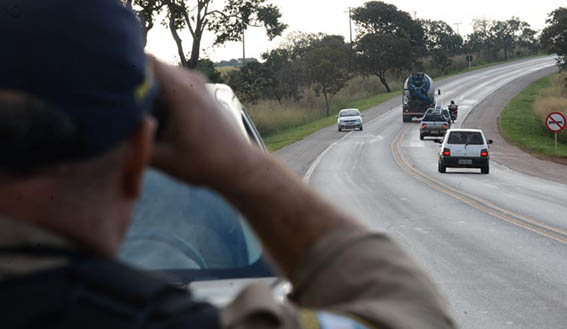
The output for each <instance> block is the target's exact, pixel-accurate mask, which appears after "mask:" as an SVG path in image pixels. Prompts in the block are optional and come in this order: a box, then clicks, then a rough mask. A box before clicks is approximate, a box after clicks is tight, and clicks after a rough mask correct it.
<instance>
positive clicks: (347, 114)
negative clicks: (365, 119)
mask: <svg viewBox="0 0 567 329" xmlns="http://www.w3.org/2000/svg"><path fill="white" fill-rule="evenodd" d="M359 115H360V112H358V111H357V110H349V111H342V112H341V114H340V116H341V117H356V116H359Z"/></svg>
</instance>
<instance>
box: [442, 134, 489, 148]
mask: <svg viewBox="0 0 567 329" xmlns="http://www.w3.org/2000/svg"><path fill="white" fill-rule="evenodd" d="M447 144H466V145H482V144H484V139H483V138H482V134H481V133H479V132H476V131H452V132H451V133H450V134H449V139H448V140H447Z"/></svg>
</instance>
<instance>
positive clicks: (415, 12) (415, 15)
mask: <svg viewBox="0 0 567 329" xmlns="http://www.w3.org/2000/svg"><path fill="white" fill-rule="evenodd" d="M413 20H414V21H415V20H417V11H414V12H413Z"/></svg>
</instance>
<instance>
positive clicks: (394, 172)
mask: <svg viewBox="0 0 567 329" xmlns="http://www.w3.org/2000/svg"><path fill="white" fill-rule="evenodd" d="M554 63H555V62H554V59H553V58H552V57H546V58H536V59H529V60H522V61H518V62H512V63H509V64H504V65H498V66H494V67H490V68H487V69H483V70H479V71H473V72H469V73H466V74H462V75H458V76H454V77H452V78H449V79H445V80H443V81H441V82H439V83H438V85H437V87H438V88H439V89H441V90H442V95H441V96H438V98H437V99H438V102H439V103H442V104H448V103H449V101H450V100H455V102H456V103H457V104H459V119H458V121H457V122H456V123H455V126H454V127H458V126H460V125H461V124H462V123H463V122H464V121H465V120H466V118H467V117H468V116H469V115H471V114H478V113H480V112H482V111H484V110H488V109H489V110H491V111H493V110H494V109H492V108H489V107H487V108H485V107H483V106H479V105H480V104H483V102H484V101H486V100H487V99H488V98H498V97H499V92H501V91H502V90H504V89H505V88H507V89H506V90H508V93H509V92H510V90H513V89H514V88H513V87H514V86H517V88H516V89H518V91H519V90H521V88H523V86H525V85H526V84H527V83H526V81H528V82H529V81H531V80H535V79H536V78H538V77H539V76H541V75H545V74H549V73H551V72H553V65H554ZM516 92H517V91H516ZM502 97H504V94H503V95H502ZM400 103H401V99H398V98H396V99H393V100H391V101H389V102H386V103H384V104H382V105H380V106H377V107H375V108H373V109H370V110H368V111H366V112H364V113H365V125H364V131H353V132H346V133H345V132H342V133H341V132H338V131H337V129H336V127H329V128H326V129H323V130H321V131H320V132H318V133H316V134H314V135H313V136H310V137H309V138H306V139H305V140H304V141H301V142H298V143H295V144H293V145H290V146H288V147H286V148H284V149H283V150H281V151H278V152H277V153H276V155H277V156H278V157H279V158H281V159H282V160H283V161H284V162H286V163H287V164H288V165H290V166H291V167H292V168H293V169H294V170H295V171H296V172H297V173H298V174H299V175H301V176H303V178H304V180H305V181H306V182H308V183H309V184H310V185H312V186H313V187H314V188H315V189H316V190H318V191H320V192H321V193H322V194H323V195H324V196H325V197H326V198H328V199H329V200H330V201H331V202H332V203H334V204H336V205H337V206H339V207H342V208H343V209H345V210H346V211H348V212H351V213H353V214H354V215H356V216H357V217H358V218H360V219H361V220H363V221H364V222H366V223H367V224H368V225H370V226H371V227H373V228H375V229H376V230H381V231H386V232H387V233H389V234H390V235H392V236H393V237H394V238H395V239H396V240H397V241H399V243H400V244H401V245H403V246H404V247H405V248H406V250H407V251H408V252H409V253H410V254H411V255H412V256H413V257H414V258H415V259H416V261H418V262H419V263H421V264H422V265H423V266H424V267H425V268H426V270H427V271H428V273H429V274H430V275H431V276H432V278H433V279H434V280H435V281H436V282H437V283H438V285H439V287H440V289H441V291H442V293H443V294H444V295H445V296H446V298H447V300H448V302H449V304H450V307H451V309H452V311H453V314H454V316H455V318H456V320H457V322H458V324H459V326H460V327H461V328H467V329H469V328H470V329H472V328H478V329H489V328H526V329H533V328H557V329H560V328H567V169H565V176H564V177H566V180H565V181H561V179H559V180H557V179H555V180H548V179H545V178H541V177H536V176H534V175H529V174H526V173H523V172H520V171H517V170H514V169H512V168H513V166H512V167H510V166H504V165H501V164H499V163H498V158H497V157H498V154H494V155H492V159H491V173H490V174H489V175H482V174H480V170H478V169H448V173H447V174H440V173H438V172H437V151H438V148H439V145H438V144H435V143H433V142H432V140H431V139H427V138H426V140H425V141H420V140H419V132H418V128H419V127H418V124H417V123H416V122H414V123H402V120H401V106H400ZM467 126H469V127H470V125H467ZM491 133H493V132H491ZM487 138H489V139H492V136H487ZM494 139H496V138H494ZM542 163H543V164H542V168H541V170H542V171H545V170H546V168H545V166H546V162H542ZM550 166H555V167H554V169H557V167H556V166H557V164H552V165H550ZM559 177H560V176H559Z"/></svg>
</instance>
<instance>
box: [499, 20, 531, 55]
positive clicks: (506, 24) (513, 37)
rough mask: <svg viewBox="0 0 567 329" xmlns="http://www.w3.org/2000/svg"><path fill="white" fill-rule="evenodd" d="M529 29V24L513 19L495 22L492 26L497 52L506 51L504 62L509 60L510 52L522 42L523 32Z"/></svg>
mask: <svg viewBox="0 0 567 329" xmlns="http://www.w3.org/2000/svg"><path fill="white" fill-rule="evenodd" d="M526 28H529V24H528V23H526V22H523V21H520V19H519V18H518V17H512V18H510V19H509V20H506V21H495V22H493V24H492V26H491V32H492V35H493V36H494V45H495V48H496V51H498V50H500V49H503V50H504V60H508V52H509V51H510V49H513V48H514V47H515V46H516V45H517V44H518V42H519V41H520V38H521V34H522V31H524V29H526Z"/></svg>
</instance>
